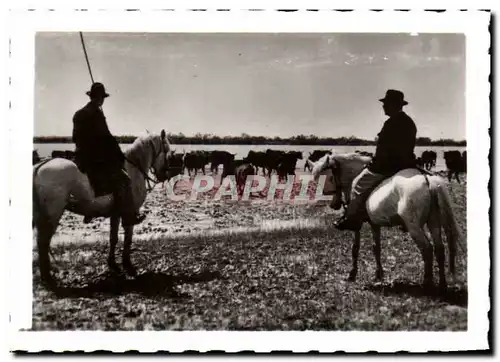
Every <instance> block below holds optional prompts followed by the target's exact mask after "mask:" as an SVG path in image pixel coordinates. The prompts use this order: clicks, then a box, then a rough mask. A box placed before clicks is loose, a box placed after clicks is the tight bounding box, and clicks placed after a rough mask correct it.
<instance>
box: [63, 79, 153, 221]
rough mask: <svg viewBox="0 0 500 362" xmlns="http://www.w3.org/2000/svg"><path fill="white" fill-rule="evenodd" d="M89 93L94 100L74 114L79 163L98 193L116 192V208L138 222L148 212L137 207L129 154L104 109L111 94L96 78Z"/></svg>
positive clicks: (128, 218)
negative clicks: (126, 166) (127, 168)
mask: <svg viewBox="0 0 500 362" xmlns="http://www.w3.org/2000/svg"><path fill="white" fill-rule="evenodd" d="M87 95H88V96H89V97H90V102H88V103H87V104H86V105H85V106H84V107H83V108H81V109H80V110H78V111H77V112H76V113H75V115H74V117H73V142H74V143H75V145H76V151H75V153H76V155H75V161H76V164H77V165H78V167H79V169H80V170H81V171H82V172H84V173H86V174H87V176H88V178H89V181H90V183H91V184H92V187H93V189H94V191H95V193H96V195H103V194H106V193H112V194H113V196H114V210H115V212H116V213H117V214H118V215H120V216H121V218H122V225H123V226H124V227H126V226H132V225H135V224H138V223H140V222H142V221H143V220H144V219H145V217H146V216H145V215H144V214H141V213H139V212H138V211H136V208H135V205H134V199H133V194H132V189H131V182H130V177H129V176H128V174H127V172H126V171H125V169H124V162H125V156H124V154H123V152H122V150H121V149H120V146H119V144H118V141H117V140H116V138H115V137H113V135H112V134H111V132H110V131H109V128H108V125H107V123H106V117H105V116H104V113H103V111H102V109H101V107H102V105H103V103H104V100H105V99H106V98H107V97H109V94H108V93H106V90H105V88H104V85H103V84H102V83H99V82H96V83H94V84H92V87H91V89H90V91H88V92H87ZM96 216H97V215H96ZM92 218H93V215H86V216H85V218H84V222H85V223H89V222H90V221H91V220H92Z"/></svg>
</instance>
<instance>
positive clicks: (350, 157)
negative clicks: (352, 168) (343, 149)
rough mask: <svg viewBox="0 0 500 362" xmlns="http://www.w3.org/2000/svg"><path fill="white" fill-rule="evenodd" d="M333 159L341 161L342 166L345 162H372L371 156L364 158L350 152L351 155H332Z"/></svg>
mask: <svg viewBox="0 0 500 362" xmlns="http://www.w3.org/2000/svg"><path fill="white" fill-rule="evenodd" d="M331 157H332V158H334V159H335V160H337V161H339V162H340V164H342V163H345V162H350V161H351V162H360V163H364V164H366V163H368V162H370V161H371V160H372V158H371V157H370V156H364V155H361V154H359V153H357V152H349V153H332V154H331Z"/></svg>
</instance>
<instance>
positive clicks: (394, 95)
mask: <svg viewBox="0 0 500 362" xmlns="http://www.w3.org/2000/svg"><path fill="white" fill-rule="evenodd" d="M404 98H405V95H404V94H403V92H401V91H398V90H395V89H389V90H388V91H387V92H386V93H385V97H384V98H382V99H379V101H380V102H383V103H393V104H399V105H403V106H406V105H407V104H408V102H407V101H405V99H404Z"/></svg>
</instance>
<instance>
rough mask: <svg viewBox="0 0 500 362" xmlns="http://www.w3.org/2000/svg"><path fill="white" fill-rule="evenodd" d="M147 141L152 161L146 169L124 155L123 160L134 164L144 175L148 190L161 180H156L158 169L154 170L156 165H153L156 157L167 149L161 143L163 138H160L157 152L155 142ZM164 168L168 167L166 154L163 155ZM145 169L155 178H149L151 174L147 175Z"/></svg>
mask: <svg viewBox="0 0 500 362" xmlns="http://www.w3.org/2000/svg"><path fill="white" fill-rule="evenodd" d="M149 142H150V144H151V147H152V149H153V162H152V163H151V166H150V167H149V169H148V170H146V171H144V170H143V169H141V168H140V167H139V166H138V165H137V164H136V163H135V162H133V161H131V160H130V159H129V158H127V157H125V156H124V157H125V160H127V161H128V162H129V163H130V164H131V165H132V166H134V167H135V168H136V169H137V170H139V172H140V173H141V174H142V175H143V176H144V178H145V179H146V182H147V184H148V192H150V191H151V190H153V188H154V187H155V186H156V185H157V184H159V183H161V182H162V181H160V180H158V171H157V170H156V167H155V166H154V165H155V163H156V159H157V158H158V157H160V155H161V154H162V153H165V155H166V154H167V151H166V150H165V145H164V144H163V139H162V140H161V143H160V150H159V151H158V152H156V146H155V143H154V142H153V140H149ZM165 168H168V157H166V156H165ZM147 171H153V175H154V177H155V179H153V178H151V176H149V174H148V172H147ZM150 181H151V182H152V183H153V186H151V184H150V183H149V182H150Z"/></svg>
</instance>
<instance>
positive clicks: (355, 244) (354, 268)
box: [347, 231, 361, 282]
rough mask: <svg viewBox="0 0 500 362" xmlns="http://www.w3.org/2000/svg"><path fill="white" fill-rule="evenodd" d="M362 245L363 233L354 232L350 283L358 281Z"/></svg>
mask: <svg viewBox="0 0 500 362" xmlns="http://www.w3.org/2000/svg"><path fill="white" fill-rule="evenodd" d="M360 244H361V232H360V231H355V232H354V241H353V243H352V269H351V272H350V273H349V278H347V280H348V281H350V282H354V281H356V276H357V274H358V256H359V247H360Z"/></svg>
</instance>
